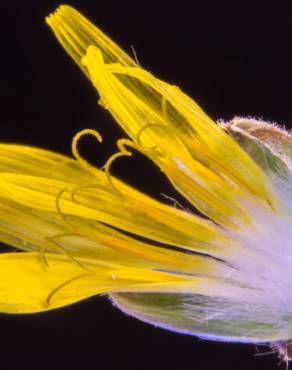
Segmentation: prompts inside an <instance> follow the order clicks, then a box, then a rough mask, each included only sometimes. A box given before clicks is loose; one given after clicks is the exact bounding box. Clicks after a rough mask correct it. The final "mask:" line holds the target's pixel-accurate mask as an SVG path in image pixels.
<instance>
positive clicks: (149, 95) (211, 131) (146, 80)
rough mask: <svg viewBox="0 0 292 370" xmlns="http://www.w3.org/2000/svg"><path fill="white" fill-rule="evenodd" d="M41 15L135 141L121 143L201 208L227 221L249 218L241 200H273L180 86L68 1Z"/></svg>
mask: <svg viewBox="0 0 292 370" xmlns="http://www.w3.org/2000/svg"><path fill="white" fill-rule="evenodd" d="M47 23H48V24H49V25H50V26H51V28H52V29H53V31H54V32H55V34H56V36H57V38H58V39H59V41H60V42H61V44H62V45H63V46H64V48H65V49H66V50H67V52H68V53H69V54H70V55H71V57H73V59H74V60H75V61H76V62H77V64H78V65H79V66H80V67H81V68H82V70H83V71H84V72H85V74H86V75H87V77H88V78H89V79H90V80H91V81H92V83H93V85H94V86H95V87H96V88H97V90H98V92H99V95H100V98H101V99H100V102H101V104H102V105H103V106H104V107H105V108H106V109H108V110H109V111H110V112H111V113H112V115H113V116H114V117H115V118H116V120H117V121H118V122H119V124H120V125H121V126H122V127H123V129H124V130H125V131H126V132H127V134H128V135H129V136H130V137H131V139H132V140H133V142H134V143H131V142H127V141H124V143H123V145H120V147H122V148H124V150H125V147H126V146H128V147H130V146H131V147H132V148H134V149H137V150H140V151H141V152H143V153H144V154H146V155H147V156H148V157H150V158H151V159H152V160H153V161H154V162H155V163H156V164H157V165H158V166H159V167H160V168H161V169H162V171H163V172H164V173H165V174H166V175H167V176H168V178H169V179H170V181H171V182H172V183H173V185H174V186H175V187H176V188H177V189H178V190H179V191H180V192H181V193H182V194H183V195H184V196H185V197H186V198H187V199H188V200H189V201H190V202H192V203H193V204H194V205H195V206H196V207H197V209H199V210H200V211H201V212H202V213H204V214H205V215H207V216H208V217H210V218H211V219H213V220H215V221H216V222H217V223H219V224H222V225H224V226H229V227H231V226H232V224H233V226H234V224H236V223H238V222H240V223H242V222H244V223H249V222H250V220H249V217H248V215H247V213H246V210H245V207H244V206H243V205H242V202H241V201H242V200H244V199H246V198H249V199H256V201H259V199H261V201H262V202H263V203H265V204H266V205H267V204H268V205H272V204H273V203H274V199H273V195H272V192H271V189H270V187H269V184H268V181H267V179H266V177H265V175H264V174H263V172H262V171H261V169H260V168H259V167H258V166H257V165H256V164H255V163H254V162H253V160H252V159H251V158H250V157H249V156H248V155H247V154H246V153H245V152H244V151H243V150H242V149H241V148H240V147H239V146H238V145H237V144H236V143H235V142H234V141H233V140H232V139H231V138H229V137H228V135H227V134H226V133H224V132H223V130H221V129H220V128H219V127H218V126H217V125H216V124H215V123H214V122H213V121H212V120H211V119H210V118H209V117H208V116H207V115H206V114H205V113H204V112H203V111H202V109H201V108H200V107H199V106H198V105H197V104H196V103H195V102H194V101H192V100H191V99H190V98H189V97H188V96H187V95H185V94H184V93H183V92H182V91H181V90H180V89H179V88H177V87H176V86H172V85H169V84H167V83H165V82H163V81H160V80H158V79H156V78H155V77H154V76H152V75H151V74H150V73H148V72H146V71H144V70H143V69H142V68H140V66H138V65H137V64H136V63H135V62H134V61H133V60H132V59H131V58H130V57H129V56H127V55H126V54H125V53H124V52H123V51H122V50H121V49H120V48H119V47H118V46H117V45H116V44H115V43H114V42H112V41H111V40H110V39H109V38H108V37H107V36H105V35H104V34H103V33H102V32H101V31H100V30H99V29H97V28H96V27H95V26H93V25H92V24H91V23H90V22H89V21H88V20H86V19H85V18H84V17H83V16H82V15H80V14H79V13H78V12H77V11H76V10H74V9H72V8H70V7H68V6H61V7H60V8H59V9H58V10H57V12H56V13H55V14H53V15H51V16H50V17H48V18H47ZM243 203H244V202H243Z"/></svg>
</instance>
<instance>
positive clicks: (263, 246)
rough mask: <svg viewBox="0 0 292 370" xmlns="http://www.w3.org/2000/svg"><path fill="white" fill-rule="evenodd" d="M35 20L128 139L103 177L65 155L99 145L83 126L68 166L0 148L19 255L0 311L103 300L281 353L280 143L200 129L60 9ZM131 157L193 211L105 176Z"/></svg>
mask: <svg viewBox="0 0 292 370" xmlns="http://www.w3.org/2000/svg"><path fill="white" fill-rule="evenodd" d="M47 23H48V24H49V26H50V27H51V28H52V30H53V32H54V33H55V35H56V37H57V39H58V40H59V41H60V43H61V44H62V46H63V47H64V48H65V50H66V51H67V52H68V54H69V55H70V56H71V57H72V58H73V59H74V60H75V62H76V63H77V64H78V66H79V67H80V68H81V69H82V71H83V72H84V73H85V74H86V76H87V77H88V79H89V80H90V81H91V82H92V84H93V86H94V87H95V88H96V89H97V91H98V94H99V97H100V100H99V102H100V104H101V105H102V106H103V107H104V108H106V109H107V110H108V111H109V112H110V113H111V114H112V115H113V117H114V118H115V119H116V121H117V122H118V123H119V124H120V125H121V127H122V128H123V129H124V130H125V132H126V133H127V134H128V136H129V137H130V139H128V138H123V139H120V140H119V141H118V142H117V146H118V149H119V151H118V153H117V154H115V155H113V156H112V157H110V158H109V160H108V161H107V163H106V165H105V166H104V169H103V170H99V169H97V168H94V167H92V166H91V165H90V164H89V163H88V162H87V161H86V160H85V159H83V158H82V157H81V155H80V154H79V152H78V141H79V139H80V137H82V136H83V135H93V136H94V137H96V139H97V140H98V141H101V140H102V138H101V137H100V135H99V133H98V132H97V131H94V130H92V129H86V130H83V131H81V132H80V133H79V134H77V135H76V136H75V138H74V139H73V143H72V152H73V155H74V159H73V158H69V157H65V156H63V155H60V154H57V153H53V152H49V151H45V150H42V149H37V148H32V147H25V146H20V145H8V144H1V145H0V240H1V241H2V242H3V243H6V244H8V245H11V246H13V247H16V248H18V249H19V250H20V251H22V252H17V253H3V254H2V255H1V256H0V311H2V312H8V313H27V312H39V311H45V310H50V309H54V308H57V307H61V306H65V305H68V304H71V303H73V302H77V301H79V300H81V299H84V298H86V297H90V296H94V295H97V294H99V293H106V294H108V295H109V296H110V298H111V299H112V301H113V302H114V304H115V305H117V306H118V307H119V308H121V309H122V310H123V311H125V312H127V313H129V314H130V315H132V316H135V317H138V318H140V319H142V320H144V321H147V322H151V323H154V324H155V325H158V326H161V327H164V328H168V329H170V330H174V331H178V332H183V333H188V334H194V335H198V336H201V337H204V338H210V339H220V340H226V341H241V342H257V343H263V342H274V343H275V344H274V345H275V346H283V344H282V343H283V341H284V340H289V339H290V338H291V337H292V321H291V317H292V311H291V307H292V299H290V296H291V294H290V290H291V281H292V269H291V265H292V259H291V257H292V256H291V245H290V241H291V230H292V229H291V220H292V218H291V200H290V199H291V184H292V181H291V165H290V157H291V153H292V147H291V140H292V138H291V136H290V135H289V134H288V133H287V132H285V131H283V130H282V129H280V128H278V127H276V126H274V125H271V124H268V123H266V122H261V121H256V120H253V119H243V118H236V119H234V120H233V121H231V122H229V123H223V122H222V123H220V124H217V123H215V122H213V121H212V120H211V119H210V118H209V117H208V116H207V115H206V114H205V113H204V112H203V111H202V110H201V108H200V107H199V106H198V105H197V104H196V103H195V102H194V101H193V100H192V99H191V98H189V97H188V96H187V95H185V94H184V93H183V92H182V91H181V90H180V89H179V88H178V87H177V86H173V85H170V84H168V83H166V82H163V81H161V80H159V79H157V78H156V77H154V76H153V75H152V74H151V73H149V72H147V71H145V70H143V69H142V68H141V67H140V66H139V65H137V63H136V62H135V61H134V60H132V59H131V58H130V57H129V56H128V55H127V54H125V53H124V52H123V51H122V50H121V49H120V48H119V47H118V46H117V45H116V44H115V43H114V42H113V41H111V40H110V39H109V38H108V37H107V36H105V35H104V34H103V33H102V32H101V31H100V30H99V29H97V28H96V27H94V26H93V25H92V24H91V23H90V22H89V21H88V20H87V19H85V18H84V17H83V16H82V15H80V14H79V13H78V12H77V11H76V10H74V9H72V8H71V7H69V6H61V7H60V8H59V9H58V10H57V11H56V13H54V14H52V15H50V16H49V17H48V18H47ZM133 151H139V152H140V153H142V154H144V155H146V156H147V157H148V158H150V159H151V160H152V161H153V162H154V163H155V164H156V165H157V166H158V167H159V168H160V170H161V171H162V172H163V173H164V174H165V176H166V177H167V178H168V179H169V181H170V182H171V183H172V184H173V186H174V187H175V189H176V190H177V191H179V192H180V193H181V194H182V195H183V196H184V197H185V198H186V200H187V201H188V202H189V203H191V204H192V205H193V206H194V207H195V208H196V209H197V210H198V211H199V212H198V213H197V214H195V213H193V212H190V211H186V210H183V209H178V208H176V207H174V206H169V205H167V204H164V203H161V202H158V201H156V200H154V199H151V198H150V197H148V196H147V195H145V194H142V193H141V192H139V191H138V190H136V189H133V188H132V187H130V186H128V185H126V184H124V183H123V182H121V181H120V180H118V179H117V178H115V177H113V176H112V175H111V174H110V166H111V163H112V162H113V161H114V160H115V159H117V158H118V157H120V156H130V155H131V154H132V152H133ZM199 213H200V214H201V216H199V215H198V214H199ZM279 343H280V344H279ZM281 348H282V347H281ZM282 349H283V348H282ZM286 352H287V351H286ZM287 356H288V355H287V353H286V357H287ZM288 357H289V356H288Z"/></svg>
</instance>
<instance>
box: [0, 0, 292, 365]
mask: <svg viewBox="0 0 292 370" xmlns="http://www.w3.org/2000/svg"><path fill="white" fill-rule="evenodd" d="M273 3H274V4H275V2H273ZM70 4H71V5H73V6H75V7H77V8H78V9H79V10H81V11H82V12H83V13H85V15H87V16H88V17H89V18H91V19H92V20H93V21H94V22H95V23H97V24H98V25H99V26H100V27H101V28H102V29H103V30H104V31H106V32H107V33H108V34H109V35H110V36H112V37H113V38H114V39H115V40H116V41H117V42H118V43H120V44H121V45H122V47H123V48H124V49H126V50H127V51H129V52H130V53H131V48H130V45H133V46H134V48H135V50H136V53H137V55H138V58H139V61H140V63H141V64H142V66H144V67H146V68H147V69H149V70H152V72H153V73H155V74H156V75H158V76H160V77H161V78H163V79H165V80H167V81H169V82H172V83H175V84H177V85H179V86H181V87H182V88H183V89H184V90H185V91H186V92H188V93H189V94H190V95H191V96H193V97H194V98H195V99H196V100H197V102H198V103H199V104H200V105H201V106H202V107H203V108H204V109H205V110H206V111H207V112H208V113H209V114H210V116H211V117H213V118H214V119H217V118H224V119H230V118H232V117H233V116H234V115H248V116H254V117H261V118H264V119H267V120H271V121H276V122H278V123H283V124H285V125H286V127H289V126H290V125H291V123H292V104H291V87H292V68H291V65H292V63H291V62H292V54H291V44H292V22H291V12H290V7H288V6H285V5H284V3H283V2H279V4H278V5H270V6H269V5H267V4H265V2H257V1H255V2H254V3H253V5H252V6H248V5H246V3H245V2H240V1H232V2H231V1H230V2H227V1H226V2H224V1H213V2H211V1H210V2H207V1H195V0H194V1H183V0H180V1H178V2H170V1H159V0H156V1H144V0H143V1H130V0H123V1H117V0H98V1H97V0H96V1H90V0H83V1H81V0H79V1H78V0H72V1H71V2H70ZM243 4H244V5H243ZM57 5H59V3H58V1H53V0H52V1H51V0H43V1H40V0H38V1H33V0H26V1H19V2H12V1H7V0H1V3H0V12H1V22H0V28H1V30H0V37H1V69H0V73H1V90H0V91H1V100H0V101H1V121H0V122H1V123H0V124H1V141H4V142H17V143H23V144H30V145H36V146H41V147H45V148H48V149H52V150H57V151H60V152H63V153H66V154H69V153H70V142H71V138H72V136H73V134H74V133H76V132H77V131H78V130H80V129H82V128H86V127H92V128H97V129H98V130H99V131H100V132H101V133H102V135H103V136H104V144H103V146H100V147H97V146H96V144H95V142H94V141H93V140H90V139H84V141H83V144H82V152H83V153H84V155H86V156H87V157H88V158H90V159H91V161H93V162H94V163H96V164H97V165H102V164H103V163H104V161H105V159H106V158H107V157H108V156H109V155H110V154H111V153H113V152H114V151H115V144H114V142H115V140H116V139H117V138H119V137H121V136H123V134H122V132H121V131H120V130H119V128H118V127H117V125H115V123H114V122H113V120H112V119H111V117H109V115H108V114H107V113H106V112H104V111H102V109H101V108H100V107H97V106H96V101H97V95H96V93H95V91H94V90H93V88H92V87H91V86H90V84H89V83H88V81H87V80H86V79H85V77H84V76H83V75H82V74H81V73H80V72H79V70H78V68H76V66H75V65H74V64H73V63H72V62H71V61H70V59H69V58H68V57H67V55H66V54H65V53H64V52H63V50H62V49H61V48H60V47H59V45H58V44H57V42H56V40H55V38H54V37H53V35H52V34H51V32H50V30H49V29H48V28H47V26H46V25H45V23H44V17H45V16H46V15H47V14H48V13H49V12H51V11H53V10H54V9H55V7H56V6H57ZM129 161H130V162H129ZM114 172H115V173H116V174H117V175H119V176H121V177H122V178H123V179H125V180H127V181H128V182H129V183H132V184H136V185H137V186H138V187H139V188H140V189H142V190H144V191H146V192H148V193H149V194H152V195H153V196H155V197H158V198H159V196H160V195H159V194H160V192H164V193H165V192H166V193H168V194H170V195H171V194H172V190H171V188H170V187H169V185H168V183H167V181H166V180H165V179H164V178H163V176H162V175H161V174H160V173H159V171H158V170H157V169H155V168H153V167H152V166H151V164H150V163H149V162H148V161H147V160H144V159H143V158H141V157H139V156H138V155H136V156H135V157H134V158H133V159H131V160H129V159H126V160H122V159H121V160H120V162H119V164H116V165H115V166H114ZM0 294H1V293H0ZM255 352H256V349H255V347H254V346H253V345H242V344H239V345H237V344H225V343H214V342H206V341H201V340H198V339H196V338H194V337H188V336H183V335H179V334H175V333H171V332H167V331H163V330H161V329H157V328H153V327H151V326H148V325H146V324H144V323H141V322H139V321H137V320H135V319H132V318H129V317H126V316H125V315H124V314H122V313H120V312H118V310H116V309H114V308H113V307H111V304H110V303H109V302H108V301H107V299H106V298H105V297H99V298H93V299H90V300H88V301H86V302H82V303H79V304H76V305H74V306H72V307H68V308H64V309H61V310H57V311H54V312H50V313H45V314H39V315H35V316H34V315H31V316H6V315H0V363H1V368H3V369H6V368H8V367H9V368H10V369H17V368H18V367H20V366H21V367H27V368H30V369H42V370H44V369H52V368H53V369H64V370H65V369H100V370H106V369H127V370H133V369H135V370H136V369H156V368H157V369H186V368H188V369H196V370H201V369H210V370H211V369H226V370H229V369H230V370H231V369H234V368H236V369H237V370H239V369H269V368H271V369H272V368H275V367H276V363H277V359H276V358H274V357H271V356H266V357H265V356H263V357H262V356H260V357H254V354H255Z"/></svg>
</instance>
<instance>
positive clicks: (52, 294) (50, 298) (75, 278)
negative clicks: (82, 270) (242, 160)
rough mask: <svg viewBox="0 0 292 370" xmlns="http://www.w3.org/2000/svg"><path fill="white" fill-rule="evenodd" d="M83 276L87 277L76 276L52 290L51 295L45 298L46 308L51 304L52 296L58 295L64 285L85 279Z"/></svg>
mask: <svg viewBox="0 0 292 370" xmlns="http://www.w3.org/2000/svg"><path fill="white" fill-rule="evenodd" d="M85 276H89V274H82V275H77V276H75V277H73V278H71V279H69V280H67V281H65V282H64V283H62V284H60V285H58V286H57V287H56V288H54V289H53V290H52V291H51V293H49V294H48V296H47V298H46V302H45V304H46V306H47V307H49V306H50V304H51V300H52V298H53V296H54V295H55V294H56V293H58V292H59V291H60V290H61V289H63V288H64V287H65V286H66V285H68V284H70V283H72V282H74V281H76V280H78V279H81V278H82V277H85Z"/></svg>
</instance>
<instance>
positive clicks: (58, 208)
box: [55, 189, 74, 230]
mask: <svg viewBox="0 0 292 370" xmlns="http://www.w3.org/2000/svg"><path fill="white" fill-rule="evenodd" d="M66 191H68V189H62V190H60V191H59V193H58V194H57V196H56V201H55V205H56V209H57V212H58V214H59V215H60V216H61V218H62V220H63V222H64V224H65V225H66V226H68V227H69V228H70V229H71V230H74V229H73V227H72V225H71V224H70V223H69V222H68V220H67V219H66V216H65V215H64V214H63V212H62V210H61V207H60V199H61V196H62V195H63V194H64V193H65V192H66ZM70 193H71V192H70Z"/></svg>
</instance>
